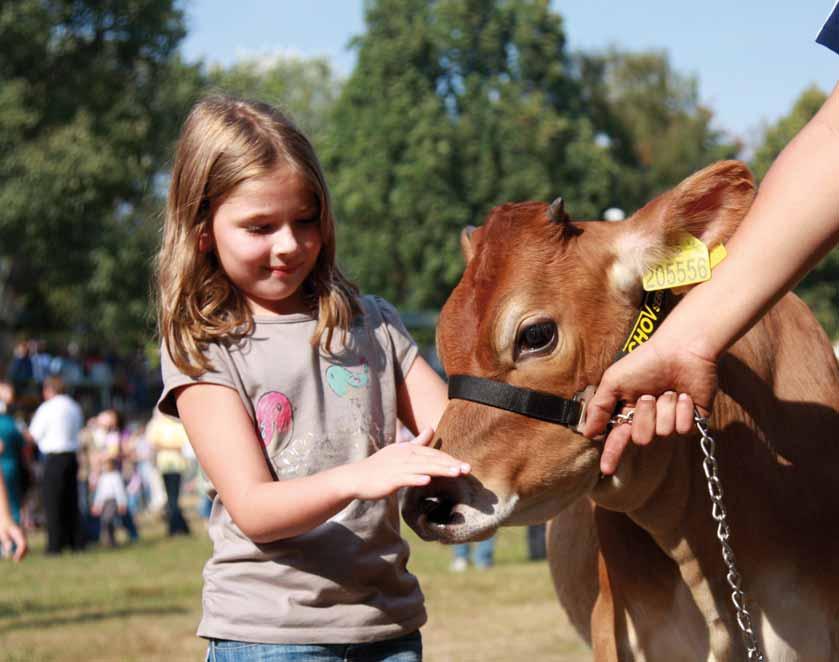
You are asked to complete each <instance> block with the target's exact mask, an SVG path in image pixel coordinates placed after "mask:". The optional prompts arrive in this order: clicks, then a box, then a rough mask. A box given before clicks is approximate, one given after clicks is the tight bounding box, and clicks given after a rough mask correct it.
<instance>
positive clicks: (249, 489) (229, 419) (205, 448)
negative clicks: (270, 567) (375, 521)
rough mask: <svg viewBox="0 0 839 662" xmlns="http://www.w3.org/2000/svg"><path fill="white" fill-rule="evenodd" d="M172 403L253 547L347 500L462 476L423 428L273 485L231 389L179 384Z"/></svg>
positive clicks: (321, 518)
mask: <svg viewBox="0 0 839 662" xmlns="http://www.w3.org/2000/svg"><path fill="white" fill-rule="evenodd" d="M175 399H176V402H177V406H178V413H179V415H180V417H181V420H182V421H183V423H184V426H185V428H186V431H187V435H188V436H189V440H190V443H191V444H192V447H193V448H194V449H195V454H196V455H197V457H198V461H199V462H200V463H201V467H202V468H203V469H204V471H205V472H206V474H207V476H208V478H209V479H210V481H211V482H212V483H213V485H214V486H215V488H216V490H218V493H219V496H220V497H221V500H222V502H223V503H224V505H225V507H226V508H227V510H228V512H229V513H230V516H231V517H232V518H233V521H234V522H235V523H236V525H237V526H238V527H239V528H240V529H241V530H242V532H243V533H244V534H245V535H246V536H248V537H249V538H250V539H251V540H253V541H254V542H257V543H265V542H270V541H272V540H278V539H280V538H289V537H291V536H296V535H299V534H301V533H305V532H306V531H309V530H311V529H313V528H314V527H316V526H318V525H319V524H322V523H323V522H325V521H326V520H327V519H329V518H330V517H332V516H333V515H335V514H336V513H338V512H339V511H340V510H342V509H343V508H344V507H346V506H347V504H349V502H350V501H352V500H353V499H380V498H383V497H385V496H388V495H389V494H392V493H393V492H395V491H396V490H398V489H399V488H401V487H408V486H417V485H424V484H426V483H427V482H428V481H429V480H430V477H431V476H457V475H460V474H461V473H465V472H467V471H468V467H464V466H463V465H462V464H461V463H460V462H458V461H457V460H455V459H454V458H452V457H450V456H449V455H447V454H445V453H443V452H441V451H438V450H434V449H433V448H428V447H426V444H428V442H429V441H430V440H431V436H432V435H431V431H430V430H426V431H425V432H424V434H422V435H420V436H419V437H418V438H417V439H416V440H415V442H414V443H410V444H392V445H389V446H386V447H385V448H384V449H382V450H380V451H378V452H377V453H374V454H373V455H371V456H370V457H368V458H366V459H365V460H362V461H360V462H354V463H352V464H347V465H343V466H339V467H335V468H333V469H328V470H326V471H322V472H320V473H317V474H313V475H311V476H305V477H301V478H293V479H289V480H280V481H275V480H273V478H272V476H271V473H270V471H269V469H268V464H267V463H266V460H265V457H264V455H263V453H262V444H261V442H260V441H259V439H258V438H257V435H256V430H255V429H254V426H253V422H252V421H251V419H250V417H249V416H248V414H247V412H246V411H245V408H244V406H243V405H242V402H241V400H240V399H239V395H238V394H237V393H236V391H234V390H233V389H231V388H228V387H226V386H220V385H216V384H202V383H199V384H193V385H189V386H184V387H181V388H180V389H178V390H177V391H176V392H175Z"/></svg>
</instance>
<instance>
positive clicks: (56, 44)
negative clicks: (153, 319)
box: [0, 0, 198, 347]
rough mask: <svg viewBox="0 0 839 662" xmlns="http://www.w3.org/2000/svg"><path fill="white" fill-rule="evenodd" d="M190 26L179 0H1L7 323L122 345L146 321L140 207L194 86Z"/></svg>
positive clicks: (0, 254) (146, 232)
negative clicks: (188, 56) (188, 52)
mask: <svg viewBox="0 0 839 662" xmlns="http://www.w3.org/2000/svg"><path fill="white" fill-rule="evenodd" d="M183 36H184V26H183V16H182V13H181V11H180V9H179V8H178V7H177V5H176V3H175V2H174V1H173V0H125V1H123V2H119V3H114V2H107V3H101V2H93V1H92V0H87V1H71V0H63V1H61V0H48V1H44V0H10V1H9V2H5V3H3V5H2V7H0V44H2V51H0V53H1V55H0V260H2V261H4V262H5V263H6V264H10V268H9V270H8V277H7V282H6V283H5V284H4V288H3V291H4V293H5V296H6V297H7V298H9V299H13V300H14V305H13V306H8V305H6V306H5V310H6V312H7V319H5V320H3V322H4V323H5V324H6V325H7V326H8V325H11V326H12V328H15V329H17V330H20V331H21V332H25V333H49V332H51V331H56V330H61V331H67V330H71V331H72V332H73V333H74V334H76V335H78V336H82V337H83V338H84V339H85V340H87V341H88V342H91V343H92V342H97V343H103V344H109V345H111V346H115V347H120V346H123V347H130V346H132V345H135V344H136V343H137V342H138V341H139V339H140V338H141V337H142V336H143V334H144V333H146V332H147V330H148V325H147V319H146V308H147V307H146V305H145V302H146V298H147V290H148V285H147V283H148V276H149V268H148V267H149V257H150V255H151V253H152V252H153V246H154V242H155V232H154V231H153V229H152V226H148V225H147V223H148V222H149V221H148V220H147V218H146V217H145V216H142V215H141V211H142V213H143V214H145V213H146V212H148V211H149V209H150V208H151V207H152V200H154V199H155V197H156V196H158V194H159V191H158V190H157V189H156V187H155V186H154V182H155V179H154V178H155V176H156V175H157V174H158V173H159V172H160V171H161V169H162V167H163V163H164V161H165V160H166V159H167V158H168V153H169V150H170V146H171V142H172V140H173V138H174V136H175V135H176V132H177V128H178V126H179V124H180V122H181V120H182V118H183V115H184V111H185V109H186V107H187V106H188V104H189V103H190V102H191V100H192V98H193V97H194V95H195V90H196V82H197V80H198V72H197V69H196V68H195V67H189V66H186V65H184V64H183V63H181V62H180V60H179V59H178V58H177V55H176V50H175V49H176V47H177V45H178V43H179V42H180V40H181V39H182V38H183ZM140 256H142V257H140ZM4 303H6V304H8V301H7V302H4ZM8 317H11V319H9V318H8Z"/></svg>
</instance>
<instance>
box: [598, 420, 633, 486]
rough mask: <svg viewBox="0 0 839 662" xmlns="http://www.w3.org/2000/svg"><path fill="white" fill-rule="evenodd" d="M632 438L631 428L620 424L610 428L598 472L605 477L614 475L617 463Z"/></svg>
mask: <svg viewBox="0 0 839 662" xmlns="http://www.w3.org/2000/svg"><path fill="white" fill-rule="evenodd" d="M631 436H632V426H630V425H629V424H627V423H621V424H620V425H616V426H615V427H614V428H612V431H611V432H610V433H609V436H608V437H606V443H605V444H604V446H603V454H602V455H601V456H600V471H601V472H603V473H604V474H606V475H607V476H609V475H611V474H613V473H615V469H617V468H618V461H619V460H620V457H621V455H622V454H623V451H624V449H625V448H626V446H627V444H628V443H629V439H630V437H631Z"/></svg>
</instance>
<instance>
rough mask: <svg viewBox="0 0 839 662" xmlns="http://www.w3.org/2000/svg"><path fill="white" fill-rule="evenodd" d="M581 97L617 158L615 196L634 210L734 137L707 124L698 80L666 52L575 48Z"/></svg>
mask: <svg viewBox="0 0 839 662" xmlns="http://www.w3.org/2000/svg"><path fill="white" fill-rule="evenodd" d="M576 66H577V69H578V71H579V77H580V81H581V85H582V87H583V98H584V102H585V105H586V107H587V108H588V111H589V113H590V114H591V117H592V121H593V122H594V125H595V127H596V129H597V130H598V131H599V132H600V133H601V134H602V135H603V136H604V137H605V138H606V139H607V140H608V142H609V145H610V151H611V154H612V156H613V157H614V158H615V160H617V161H618V163H619V164H620V171H619V177H618V179H617V180H616V181H615V182H614V184H615V188H614V190H615V191H616V200H615V204H616V205H617V206H619V207H621V208H623V209H625V210H628V211H633V210H635V209H637V208H638V207H639V206H641V205H643V204H644V203H646V202H648V201H649V200H650V199H651V198H653V197H654V196H655V195H657V194H659V193H661V192H662V191H664V190H666V189H669V188H671V187H673V186H674V185H676V184H678V183H679V182H680V181H681V180H682V179H684V178H685V177H687V176H688V175H690V174H692V173H693V172H695V171H697V170H699V169H701V168H703V167H705V166H706V165H708V164H710V163H713V162H714V161H718V160H720V159H727V158H733V157H735V156H736V155H737V153H738V152H739V151H740V145H739V144H737V143H732V142H728V141H727V140H726V138H725V136H724V135H723V134H722V133H721V132H720V131H717V130H716V129H714V128H713V127H712V120H713V114H712V112H711V111H710V110H709V109H708V108H707V107H705V106H703V105H702V104H701V103H700V101H699V82H698V80H697V79H696V77H694V76H688V75H683V74H681V73H679V72H677V71H675V70H674V69H673V68H672V67H671V65H670V60H669V58H668V56H667V54H666V53H665V52H657V51H650V52H639V53H628V52H622V51H619V50H616V49H614V48H613V49H611V50H609V51H607V52H605V53H602V54H578V55H577V57H576Z"/></svg>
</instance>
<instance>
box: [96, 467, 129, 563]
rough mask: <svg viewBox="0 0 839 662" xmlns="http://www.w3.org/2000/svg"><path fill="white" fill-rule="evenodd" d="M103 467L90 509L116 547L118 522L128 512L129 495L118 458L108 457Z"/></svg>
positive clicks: (110, 543)
mask: <svg viewBox="0 0 839 662" xmlns="http://www.w3.org/2000/svg"><path fill="white" fill-rule="evenodd" d="M102 467H103V471H102V473H101V474H99V479H98V480H97V481H96V492H95V494H94V495H93V506H92V507H91V509H90V510H91V512H92V513H93V514H94V515H96V516H97V517H99V518H100V521H101V522H102V528H103V529H105V534H106V535H107V536H108V544H109V545H110V546H111V547H116V546H117V539H116V524H117V522H118V521H119V520H120V519H121V518H122V517H123V516H124V515H125V514H126V512H128V495H127V494H126V492H125V483H124V482H123V480H122V472H121V471H120V470H119V469H118V468H117V467H118V463H117V459H116V458H115V457H109V458H107V459H106V460H105V461H104V463H103V465H102Z"/></svg>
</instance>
